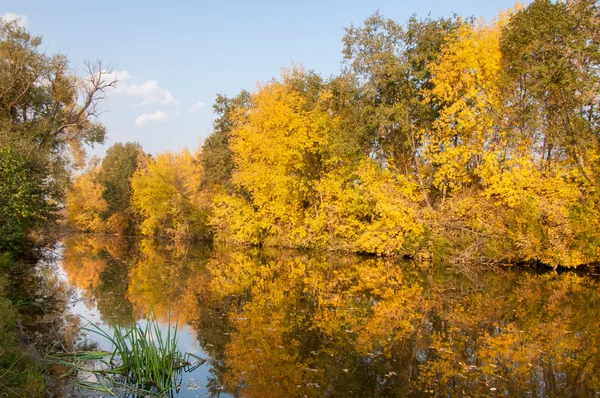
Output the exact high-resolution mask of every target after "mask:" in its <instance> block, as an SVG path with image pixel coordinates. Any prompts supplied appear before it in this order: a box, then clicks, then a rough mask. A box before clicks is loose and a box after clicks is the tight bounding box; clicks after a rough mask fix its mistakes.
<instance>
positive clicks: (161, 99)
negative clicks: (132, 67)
mask: <svg viewBox="0 0 600 398" xmlns="http://www.w3.org/2000/svg"><path fill="white" fill-rule="evenodd" d="M105 78H106V80H107V81H110V80H113V79H117V81H118V83H117V87H116V88H115V89H114V91H113V93H115V94H120V95H125V96H127V97H132V98H140V99H141V100H142V102H140V103H139V104H137V105H136V106H144V105H148V104H153V103H160V104H163V105H169V104H172V103H174V102H175V98H174V97H173V94H171V92H170V91H169V90H167V89H165V88H162V87H160V85H159V84H158V81H157V80H147V81H145V82H143V83H140V84H132V83H131V80H132V76H131V73H129V72H128V71H126V70H124V71H122V72H111V73H106V74H105Z"/></svg>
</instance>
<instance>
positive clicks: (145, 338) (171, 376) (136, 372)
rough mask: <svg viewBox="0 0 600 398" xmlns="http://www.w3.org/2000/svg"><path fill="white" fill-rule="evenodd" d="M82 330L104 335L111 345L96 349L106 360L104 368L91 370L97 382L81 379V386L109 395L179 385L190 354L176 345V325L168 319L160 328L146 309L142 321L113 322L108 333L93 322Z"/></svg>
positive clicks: (165, 389) (164, 389)
mask: <svg viewBox="0 0 600 398" xmlns="http://www.w3.org/2000/svg"><path fill="white" fill-rule="evenodd" d="M83 330H85V331H88V332H92V333H95V334H97V335H99V336H101V337H103V338H105V339H107V340H108V341H109V342H110V343H111V344H112V345H113V347H114V350H113V351H112V352H108V353H97V354H98V355H100V356H103V357H104V358H108V361H103V363H104V364H105V365H106V366H105V368H104V369H102V370H100V371H93V372H94V373H96V375H97V376H99V377H98V382H97V383H83V386H84V387H87V388H91V389H94V390H98V391H102V392H105V393H111V394H113V395H117V394H116V393H115V392H116V391H117V390H119V389H120V390H129V391H135V392H144V393H151V394H158V395H160V394H164V393H167V392H170V391H171V390H172V389H176V388H178V387H179V384H180V378H181V377H180V376H181V373H182V371H183V370H184V368H185V367H186V366H188V365H189V361H188V359H189V356H190V355H191V354H185V355H184V354H182V352H181V351H180V350H179V349H178V348H177V342H178V337H177V326H176V325H175V326H172V325H171V323H170V322H169V323H168V325H167V327H166V329H164V330H163V329H162V328H161V327H160V324H159V322H158V321H157V320H156V317H155V315H154V313H153V312H150V314H149V316H148V318H147V319H146V320H145V321H144V322H142V323H139V322H138V323H135V324H134V325H133V326H131V327H122V326H116V327H114V328H113V329H112V333H111V334H109V332H106V331H104V330H102V329H101V328H100V327H98V326H96V325H94V324H90V326H89V327H84V328H83ZM80 355H81V353H80Z"/></svg>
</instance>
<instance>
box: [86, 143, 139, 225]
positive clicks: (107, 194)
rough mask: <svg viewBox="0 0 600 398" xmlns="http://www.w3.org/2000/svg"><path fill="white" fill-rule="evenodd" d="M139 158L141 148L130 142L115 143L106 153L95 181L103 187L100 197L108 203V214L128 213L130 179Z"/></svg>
mask: <svg viewBox="0 0 600 398" xmlns="http://www.w3.org/2000/svg"><path fill="white" fill-rule="evenodd" d="M140 156H143V152H142V147H141V146H140V145H139V144H138V143H132V142H127V143H125V144H121V143H116V144H114V145H113V146H111V147H110V148H109V149H108V150H107V151H106V156H105V157H104V159H103V160H102V167H101V168H100V172H99V173H98V177H97V179H98V182H99V183H100V184H102V185H103V186H104V191H103V192H102V197H103V198H104V200H106V202H107V203H108V214H113V213H116V212H121V213H127V212H129V210H130V206H131V204H130V203H131V177H132V176H133V173H135V170H136V169H137V166H138V161H139V158H140ZM104 218H108V216H106V215H105V217H104Z"/></svg>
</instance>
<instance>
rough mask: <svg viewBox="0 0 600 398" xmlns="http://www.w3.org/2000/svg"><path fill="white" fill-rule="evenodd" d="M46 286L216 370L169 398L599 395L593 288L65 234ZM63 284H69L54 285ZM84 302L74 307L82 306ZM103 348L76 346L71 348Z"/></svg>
mask: <svg viewBox="0 0 600 398" xmlns="http://www.w3.org/2000/svg"><path fill="white" fill-rule="evenodd" d="M61 250H62V257H63V258H62V259H60V258H57V259H55V263H54V265H53V266H54V271H52V272H47V273H46V277H47V278H54V279H59V280H60V283H61V284H62V285H61V286H63V289H64V290H65V291H67V292H71V293H69V294H70V295H71V296H72V299H70V301H68V302H69V303H70V304H68V305H64V306H63V308H62V311H63V313H66V314H70V315H72V317H73V319H76V318H77V317H76V316H77V315H81V316H84V317H85V318H86V319H90V320H91V321H92V322H94V323H95V324H96V325H98V326H99V327H101V328H103V330H106V331H110V330H111V328H114V327H115V326H117V325H121V326H123V325H127V323H129V324H130V323H131V314H132V313H133V314H134V320H139V319H142V318H143V317H144V315H145V314H147V313H148V312H149V311H150V309H153V310H154V312H155V314H156V317H157V319H158V320H159V321H160V322H163V323H166V322H167V321H168V319H169V318H171V319H177V322H178V325H179V327H180V330H181V336H180V340H179V348H180V349H181V350H182V351H183V352H190V353H192V354H194V355H197V356H199V357H201V358H205V359H207V362H206V363H204V364H203V365H202V366H199V367H198V368H196V369H195V370H193V371H192V372H186V373H185V374H184V375H183V385H182V386H181V388H180V389H179V391H178V392H173V395H177V396H178V397H196V396H244V397H264V396H269V397H305V396H306V397H321V396H331V397H338V396H339V397H347V396H352V397H398V396H443V397H446V396H457V395H463V394H467V395H470V396H511V397H512V396H553V397H556V396H559V397H560V396H564V397H567V396H597V394H598V392H600V353H599V349H600V305H599V304H600V302H599V292H600V290H599V287H600V285H599V282H598V279H597V278H596V277H595V276H593V275H589V274H586V273H580V272H578V273H576V272H562V273H553V272H539V271H536V270H533V269H520V268H506V269H494V270H490V269H486V268H479V269H477V270H476V274H477V277H476V278H473V277H472V275H473V272H472V270H471V272H468V273H465V272H460V270H458V269H456V268H452V267H446V266H442V265H438V266H432V265H419V264H415V263H411V262H399V261H398V260H391V259H381V258H372V257H369V258H365V257H359V256H343V255H339V254H335V255H333V254H327V253H310V252H302V253H299V252H294V251H286V250H275V249H255V248H241V247H214V248H212V247H209V246H205V245H195V246H176V245H164V244H159V243H157V242H155V241H152V240H142V241H136V242H127V241H123V240H119V239H118V238H113V237H94V236H86V235H76V236H71V237H69V238H67V239H65V240H64V242H63V243H62V248H61ZM56 275H59V276H56ZM73 297H74V298H73ZM90 343H93V344H97V346H98V347H99V348H100V349H110V347H109V344H108V342H107V341H103V340H102V339H96V340H94V336H90V335H87V336H86V335H83V334H82V335H79V336H78V340H77V341H76V342H74V346H77V344H90Z"/></svg>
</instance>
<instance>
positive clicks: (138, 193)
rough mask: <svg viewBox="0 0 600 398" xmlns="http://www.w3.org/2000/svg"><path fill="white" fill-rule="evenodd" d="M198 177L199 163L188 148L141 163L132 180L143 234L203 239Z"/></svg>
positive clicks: (200, 172)
mask: <svg viewBox="0 0 600 398" xmlns="http://www.w3.org/2000/svg"><path fill="white" fill-rule="evenodd" d="M201 177H202V170H201V168H200V164H199V163H198V162H196V161H195V159H194V156H192V154H191V153H190V152H189V151H188V150H187V149H184V150H183V151H181V152H180V153H172V152H165V153H161V154H159V155H157V156H156V158H151V159H149V160H148V161H147V162H146V163H145V164H142V165H141V167H139V168H138V170H136V172H135V174H134V175H133V177H132V179H131V186H132V189H133V193H132V202H133V206H134V207H135V209H136V210H137V212H138V213H139V214H140V215H141V216H142V223H141V226H140V230H141V232H142V234H144V235H163V234H164V235H167V236H170V237H172V238H185V237H205V236H206V234H207V231H205V230H204V227H205V222H204V221H205V220H204V219H205V211H206V210H205V209H206V207H207V206H206V204H205V203H206V201H205V200H204V199H203V194H202V192H201V191H200V180H201Z"/></svg>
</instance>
